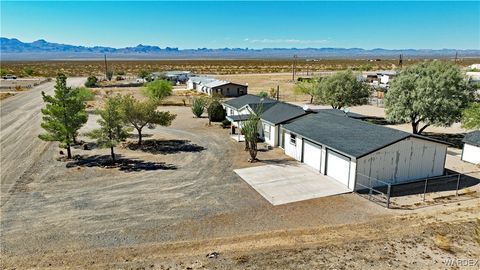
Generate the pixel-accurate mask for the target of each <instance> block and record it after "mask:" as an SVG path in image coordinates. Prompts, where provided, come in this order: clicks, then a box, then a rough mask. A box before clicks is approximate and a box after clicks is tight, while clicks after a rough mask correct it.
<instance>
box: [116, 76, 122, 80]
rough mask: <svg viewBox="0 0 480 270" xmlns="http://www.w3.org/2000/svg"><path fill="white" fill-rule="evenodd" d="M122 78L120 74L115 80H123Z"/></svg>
mask: <svg viewBox="0 0 480 270" xmlns="http://www.w3.org/2000/svg"><path fill="white" fill-rule="evenodd" d="M123 80H124V78H123V77H122V76H117V77H115V81H123Z"/></svg>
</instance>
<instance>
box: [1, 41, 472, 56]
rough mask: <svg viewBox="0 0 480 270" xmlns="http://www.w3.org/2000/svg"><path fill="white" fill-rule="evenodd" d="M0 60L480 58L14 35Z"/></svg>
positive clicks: (444, 52) (441, 52)
mask: <svg viewBox="0 0 480 270" xmlns="http://www.w3.org/2000/svg"><path fill="white" fill-rule="evenodd" d="M0 45H1V46H0V59H1V60H2V61H10V60H12V61H14V60H62V59H71V60H75V59H99V58H103V56H104V55H107V57H109V58H116V59H258V58H261V59H284V58H285V59H286V58H292V56H293V55H298V56H299V57H300V58H310V59H318V58H321V59H333V58H335V59H338V58H348V59H374V58H382V59H385V58H397V57H398V56H399V55H400V54H403V56H404V58H446V57H449V58H452V57H455V54H456V53H458V56H459V57H480V50H479V49H471V50H455V49H395V50H390V49H381V48H377V49H370V50H367V49H362V48H265V49H249V48H221V49H208V48H198V49H179V48H171V47H166V48H160V47H158V46H150V45H142V44H139V45H137V46H135V47H125V48H113V47H102V46H94V47H85V46H76V45H68V44H60V43H52V42H48V41H46V40H43V39H39V40H37V41H34V42H30V43H29V42H22V41H20V40H18V39H16V38H5V37H1V38H0Z"/></svg>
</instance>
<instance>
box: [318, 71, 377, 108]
mask: <svg viewBox="0 0 480 270" xmlns="http://www.w3.org/2000/svg"><path fill="white" fill-rule="evenodd" d="M371 94H372V88H371V87H370V86H369V85H367V84H365V83H364V82H362V81H359V80H358V79H357V76H355V74H354V73H353V72H352V71H351V70H346V71H340V72H337V73H335V74H334V75H332V76H328V77H324V78H322V79H321V80H320V82H319V91H318V92H315V97H317V99H318V100H319V101H320V102H322V103H324V104H328V105H330V106H332V108H334V109H341V108H345V107H349V106H356V105H363V104H367V103H368V98H369V97H370V96H371Z"/></svg>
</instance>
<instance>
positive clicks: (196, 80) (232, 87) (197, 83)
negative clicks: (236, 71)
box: [187, 77, 248, 97]
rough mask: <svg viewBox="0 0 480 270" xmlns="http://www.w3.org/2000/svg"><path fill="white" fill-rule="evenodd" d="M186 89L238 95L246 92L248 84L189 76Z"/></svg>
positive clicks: (209, 93) (226, 95)
mask: <svg viewBox="0 0 480 270" xmlns="http://www.w3.org/2000/svg"><path fill="white" fill-rule="evenodd" d="M187 89H190V90H196V91H198V92H201V93H205V94H208V95H212V94H220V95H222V96H224V97H239V96H243V95H246V94H247V89H248V85H244V84H238V83H232V82H229V81H223V80H218V79H215V78H211V77H191V78H190V79H189V80H188V81H187Z"/></svg>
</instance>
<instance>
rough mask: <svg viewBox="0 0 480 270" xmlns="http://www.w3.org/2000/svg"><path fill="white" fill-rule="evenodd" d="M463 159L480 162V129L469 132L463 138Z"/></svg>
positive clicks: (475, 162)
mask: <svg viewBox="0 0 480 270" xmlns="http://www.w3.org/2000/svg"><path fill="white" fill-rule="evenodd" d="M462 160H463V161H466V162H470V163H473V164H480V130H477V131H472V132H470V133H467V134H466V135H465V137H464V138H463V150H462Z"/></svg>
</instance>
